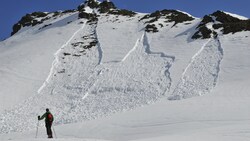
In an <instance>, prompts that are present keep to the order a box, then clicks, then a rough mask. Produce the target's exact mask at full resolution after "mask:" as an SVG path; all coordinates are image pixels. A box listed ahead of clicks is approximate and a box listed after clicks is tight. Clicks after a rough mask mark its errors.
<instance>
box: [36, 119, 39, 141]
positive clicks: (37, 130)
mask: <svg viewBox="0 0 250 141" xmlns="http://www.w3.org/2000/svg"><path fill="white" fill-rule="evenodd" d="M38 126H39V120H38V121H37V125H36V138H37V134H38Z"/></svg>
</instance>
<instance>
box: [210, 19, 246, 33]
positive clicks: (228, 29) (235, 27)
mask: <svg viewBox="0 0 250 141" xmlns="http://www.w3.org/2000/svg"><path fill="white" fill-rule="evenodd" d="M213 28H214V29H219V28H223V29H222V31H223V34H229V33H236V32H241V31H250V20H243V21H239V22H235V23H224V24H214V25H213Z"/></svg>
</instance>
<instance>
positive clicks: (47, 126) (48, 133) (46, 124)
mask: <svg viewBox="0 0 250 141" xmlns="http://www.w3.org/2000/svg"><path fill="white" fill-rule="evenodd" d="M45 127H46V131H47V135H48V138H49V135H50V132H49V124H48V123H45Z"/></svg>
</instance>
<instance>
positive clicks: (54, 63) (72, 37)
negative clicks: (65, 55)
mask: <svg viewBox="0 0 250 141" xmlns="http://www.w3.org/2000/svg"><path fill="white" fill-rule="evenodd" d="M82 22H84V23H83V25H82V26H81V28H79V29H78V30H77V31H76V32H75V33H74V34H73V35H72V36H71V37H70V38H69V40H68V41H67V42H65V44H63V45H62V47H61V48H60V49H59V50H58V51H57V52H56V53H55V55H54V56H55V60H54V61H53V63H52V67H51V69H50V73H49V75H48V77H47V79H46V80H45V82H44V83H43V85H42V86H41V87H40V88H39V89H38V93H40V92H41V90H42V89H43V88H44V87H46V85H47V84H48V83H49V81H50V78H51V77H52V76H53V73H54V70H55V68H56V66H58V63H59V54H60V53H61V52H62V50H63V49H64V48H65V47H66V46H68V45H69V43H70V42H71V41H72V40H73V39H74V38H75V36H76V35H77V34H78V33H79V32H80V31H82V30H83V29H84V27H85V25H86V21H82Z"/></svg>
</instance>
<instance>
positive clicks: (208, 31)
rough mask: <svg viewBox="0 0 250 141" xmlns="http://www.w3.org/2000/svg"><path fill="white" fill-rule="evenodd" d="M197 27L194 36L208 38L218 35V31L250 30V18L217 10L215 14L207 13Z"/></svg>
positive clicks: (224, 32)
mask: <svg viewBox="0 0 250 141" xmlns="http://www.w3.org/2000/svg"><path fill="white" fill-rule="evenodd" d="M208 24H211V25H212V28H208ZM210 27H211V26H210ZM196 29H197V31H196V32H195V33H194V35H193V36H192V38H193V39H198V38H201V39H206V38H211V37H212V36H213V35H217V34H218V32H222V33H223V34H229V33H233V34H234V33H236V32H241V31H250V20H242V19H239V18H237V17H233V16H231V15H229V14H227V13H225V12H222V11H216V12H214V13H213V14H210V15H205V16H204V17H203V19H202V21H201V22H200V24H199V25H198V26H197V27H196Z"/></svg>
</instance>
